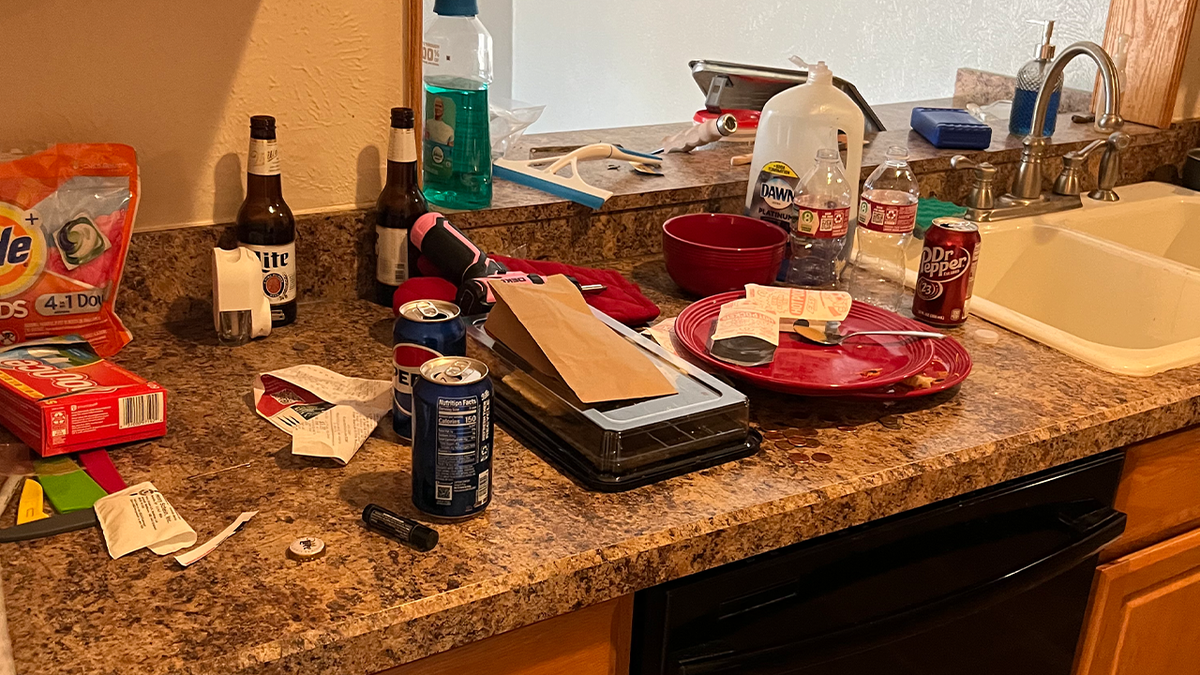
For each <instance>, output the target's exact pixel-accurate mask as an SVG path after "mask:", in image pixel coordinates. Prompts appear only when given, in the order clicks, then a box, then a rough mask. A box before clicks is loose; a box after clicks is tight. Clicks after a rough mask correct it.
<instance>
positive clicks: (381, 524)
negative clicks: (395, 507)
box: [362, 504, 438, 552]
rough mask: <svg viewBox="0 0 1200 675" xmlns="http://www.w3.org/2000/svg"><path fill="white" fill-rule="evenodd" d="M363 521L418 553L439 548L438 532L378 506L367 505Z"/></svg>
mask: <svg viewBox="0 0 1200 675" xmlns="http://www.w3.org/2000/svg"><path fill="white" fill-rule="evenodd" d="M362 519H363V522H364V523H366V524H367V527H369V528H371V529H373V530H377V531H379V532H382V533H383V534H385V535H387V536H389V537H391V538H392V539H395V540H397V541H399V542H400V543H402V544H404V545H406V546H410V547H412V548H415V549H417V550H418V551H421V552H425V551H432V550H433V547H434V546H437V543H438V533H437V530H435V529H433V528H431V527H427V526H425V525H422V524H421V523H418V522H417V521H415V520H410V519H408V518H405V517H404V516H401V515H398V514H395V513H392V512H391V511H388V510H387V509H385V508H383V507H382V506H379V505H378V504H367V508H365V509H363V515H362Z"/></svg>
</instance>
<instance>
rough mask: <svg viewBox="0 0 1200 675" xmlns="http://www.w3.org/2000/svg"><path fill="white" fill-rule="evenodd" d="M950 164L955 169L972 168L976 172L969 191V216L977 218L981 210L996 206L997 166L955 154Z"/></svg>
mask: <svg viewBox="0 0 1200 675" xmlns="http://www.w3.org/2000/svg"><path fill="white" fill-rule="evenodd" d="M950 166H951V167H953V168H955V169H970V170H971V171H973V172H974V173H975V182H974V184H972V185H971V191H970V192H969V193H967V202H966V204H965V206H966V207H967V218H968V219H969V220H976V219H977V218H975V217H972V216H973V215H975V216H977V215H978V214H979V212H980V211H983V210H987V209H993V208H995V207H996V190H995V188H994V187H993V185H992V184H993V182H994V181H995V179H996V167H994V166H992V165H991V164H989V163H988V162H976V161H975V160H973V159H970V158H969V157H966V156H965V155H955V156H953V157H951V158H950Z"/></svg>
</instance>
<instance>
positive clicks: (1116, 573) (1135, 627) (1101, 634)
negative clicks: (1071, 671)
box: [1075, 530, 1200, 675]
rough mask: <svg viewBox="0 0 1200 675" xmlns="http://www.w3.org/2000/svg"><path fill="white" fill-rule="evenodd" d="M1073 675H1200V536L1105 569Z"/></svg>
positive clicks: (1195, 534) (1194, 532) (1175, 541)
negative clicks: (1196, 674) (1191, 674)
mask: <svg viewBox="0 0 1200 675" xmlns="http://www.w3.org/2000/svg"><path fill="white" fill-rule="evenodd" d="M1075 672H1076V675H1185V674H1188V673H1200V530H1192V531H1191V532H1188V533H1187V534H1182V535H1179V536H1178V537H1175V538H1174V539H1169V540H1167V541H1164V542H1162V543H1161V544H1158V545H1156V546H1151V547H1150V548H1147V549H1143V550H1141V551H1138V552H1137V553H1131V554H1129V555H1127V556H1125V557H1124V558H1121V559H1120V560H1117V561H1115V562H1112V563H1109V564H1107V565H1101V566H1100V567H1099V569H1098V570H1097V575H1096V581H1095V585H1094V587H1093V593H1092V605H1091V609H1090V611H1089V618H1088V622H1087V627H1086V628H1085V632H1084V635H1083V644H1082V646H1081V649H1080V654H1079V659H1078V663H1077V667H1076V669H1075Z"/></svg>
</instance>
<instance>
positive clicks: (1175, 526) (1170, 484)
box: [1100, 38, 1200, 672]
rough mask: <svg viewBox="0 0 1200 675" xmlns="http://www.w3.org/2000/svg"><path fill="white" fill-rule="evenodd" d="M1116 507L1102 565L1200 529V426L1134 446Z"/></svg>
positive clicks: (1128, 451)
mask: <svg viewBox="0 0 1200 675" xmlns="http://www.w3.org/2000/svg"><path fill="white" fill-rule="evenodd" d="M1198 39H1200V38H1198ZM1114 508H1116V509H1117V510H1118V511H1120V512H1122V513H1125V514H1127V515H1128V516H1129V521H1128V523H1126V525H1125V533H1124V534H1122V535H1121V538H1120V539H1118V540H1116V541H1115V542H1113V543H1112V544H1110V545H1109V546H1108V547H1107V548H1105V549H1104V551H1103V553H1101V554H1100V561H1101V562H1109V561H1112V560H1116V559H1117V558H1120V557H1122V556H1125V555H1127V554H1129V553H1133V552H1134V551H1138V550H1141V549H1143V548H1146V547H1147V546H1150V545H1151V544H1157V543H1158V542H1160V541H1166V540H1167V539H1170V538H1171V537H1174V536H1176V535H1179V534H1183V533H1184V532H1190V531H1191V530H1193V529H1195V528H1197V527H1200V426H1195V427H1190V428H1188V429H1184V430H1182V431H1176V432H1175V433H1172V434H1167V435H1166V436H1159V437H1158V438H1153V439H1151V440H1148V441H1143V442H1141V443H1135V444H1134V445H1131V446H1129V449H1128V450H1126V452H1125V470H1124V472H1123V473H1122V475H1121V485H1120V487H1118V488H1117V500H1116V504H1115V505H1114ZM1197 672H1200V668H1197Z"/></svg>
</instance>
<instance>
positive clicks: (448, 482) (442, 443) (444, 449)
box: [435, 396, 487, 504]
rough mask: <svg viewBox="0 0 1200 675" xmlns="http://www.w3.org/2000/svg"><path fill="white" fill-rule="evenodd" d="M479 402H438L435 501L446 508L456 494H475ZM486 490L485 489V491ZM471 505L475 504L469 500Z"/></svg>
mask: <svg viewBox="0 0 1200 675" xmlns="http://www.w3.org/2000/svg"><path fill="white" fill-rule="evenodd" d="M480 407H481V406H480V400H479V398H478V397H475V396H467V397H465V398H441V397H439V398H438V399H437V416H438V422H437V465H436V469H435V484H436V494H435V497H436V500H437V502H438V503H439V504H449V503H450V502H451V501H452V500H453V498H454V493H455V492H471V493H478V490H479V476H478V475H477V474H476V464H477V463H478V462H480V461H482V460H483V457H481V456H480V450H481V447H480V446H481V444H480V440H481V439H480V438H479V416H480V414H481V413H482V412H483V411H482V410H480ZM486 489H487V488H484V490H486ZM472 501H474V500H472Z"/></svg>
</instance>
